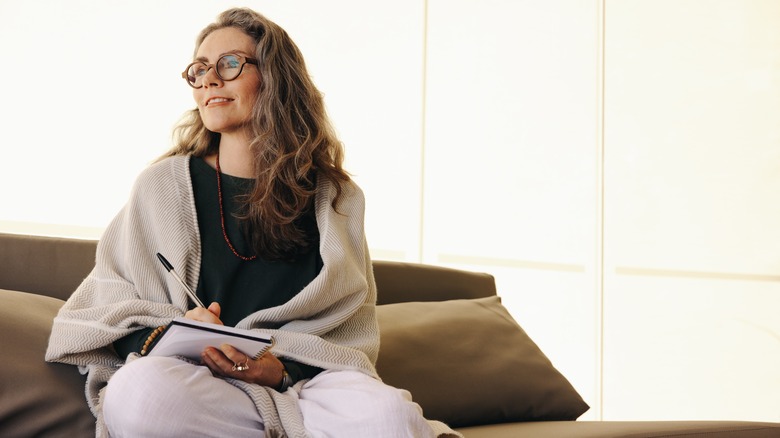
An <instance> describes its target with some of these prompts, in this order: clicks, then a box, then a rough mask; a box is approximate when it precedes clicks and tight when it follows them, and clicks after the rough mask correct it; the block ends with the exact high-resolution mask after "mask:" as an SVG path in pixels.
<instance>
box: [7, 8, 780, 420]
mask: <svg viewBox="0 0 780 438" xmlns="http://www.w3.org/2000/svg"><path fill="white" fill-rule="evenodd" d="M245 4H246V5H248V6H250V7H253V8H255V9H257V10H259V11H261V12H263V13H265V14H267V15H268V16H269V17H271V18H272V19H274V20H275V21H277V22H278V23H279V24H281V25H282V26H283V27H285V29H287V30H288V32H289V33H290V34H291V35H292V37H293V38H294V39H295V40H296V42H297V43H298V44H299V46H300V47H301V49H302V51H303V53H304V55H305V56H306V58H307V61H308V64H309V67H310V69H311V73H312V75H313V77H314V79H315V81H316V82H317V84H318V86H319V87H320V88H321V90H322V91H323V92H324V93H325V96H326V101H327V104H328V107H329V111H330V113H331V115H332V117H333V120H334V122H335V125H336V128H337V129H338V131H339V133H340V135H341V137H342V139H343V141H344V142H345V145H346V148H347V157H348V160H347V165H348V168H349V170H350V171H351V172H352V173H353V174H354V176H355V179H356V180H357V181H358V182H359V183H360V184H361V186H362V187H363V188H364V190H365V192H366V195H367V200H368V206H367V223H366V228H367V233H368V237H369V243H370V245H371V249H372V253H373V255H374V257H375V258H379V259H395V260H408V261H422V262H426V263H434V264H442V265H448V266H454V267H461V268H466V269H473V270H480V271H488V272H490V273H492V274H494V275H495V276H496V279H497V283H498V286H499V293H500V294H501V295H502V297H503V300H504V303H505V304H506V306H507V307H508V308H509V310H510V312H511V313H512V314H513V315H514V316H515V318H516V319H517V320H518V321H519V322H520V323H521V324H522V325H523V327H524V328H525V329H526V330H527V331H528V333H529V334H530V335H531V336H532V337H533V339H534V340H536V341H537V342H538V343H539V345H540V346H541V348H542V349H543V351H545V353H547V354H548V356H549V357H550V358H551V359H552V361H553V363H554V364H555V365H556V366H557V367H558V368H559V369H560V370H561V371H562V372H563V373H564V375H566V376H567V377H568V378H569V379H570V380H571V381H572V383H573V384H574V385H575V387H576V388H577V389H578V390H579V391H580V393H581V394H582V395H583V396H584V398H585V399H586V401H587V402H588V403H589V404H590V405H591V407H592V408H591V410H590V411H589V412H588V413H587V414H586V415H585V416H584V417H583V418H584V419H599V418H604V419H610V420H616V419H620V420H622V419H677V418H684V419H748V420H771V421H780V400H778V398H777V396H776V395H777V394H778V393H780V373H778V372H777V371H776V370H778V369H780V319H779V318H777V317H776V316H775V314H777V313H778V311H780V245H779V244H778V243H780V231H778V230H780V228H778V227H777V226H776V224H778V223H780V204H778V202H777V195H776V194H777V193H778V189H780V164H779V163H780V126H779V125H778V123H777V120H779V119H780V34H779V33H778V32H780V31H778V29H780V26H778V24H780V23H778V21H780V10H779V9H778V8H780V2H776V1H774V0H764V1H762V0H732V1H725V0H723V1H720V0H718V1H716V0H675V1H671V0H669V1H656V0H548V1H541V0H524V1H519V0H518V1H509V0H504V1H501V0H479V1H477V0H447V1H445V0H427V1H424V0H401V1H394V2H364V1H359V0H339V1H329V2H318V1H314V0H306V1H304V0H296V1H288V2H272V1H259V0H256V1H249V2H246V3H245ZM232 5H233V4H232V3H231V2H224V1H213V0H212V1H205V0H202V1H188V2H184V1H181V0H176V1H167V2H154V1H151V0H141V1H136V2H132V3H127V2H118V1H104V2H98V1H95V0H78V1H69V2H58V1H53V0H50V1H39V2H19V1H9V0H0V56H2V59H4V60H5V62H3V68H0V83H2V84H3V85H5V87H4V90H3V101H4V105H2V106H0V132H2V133H3V136H2V138H1V139H0V150H2V159H0V162H2V164H3V171H2V172H0V187H2V189H0V232H2V231H22V232H35V233H42V234H66V235H80V236H87V237H97V236H99V233H100V230H101V229H102V228H103V227H104V226H105V225H106V223H107V222H108V221H109V220H110V219H111V217H113V215H114V214H115V213H116V211H117V210H118V209H119V208H121V205H122V204H123V203H124V201H125V199H126V196H127V193H128V191H129V188H130V185H131V184H132V181H133V178H134V177H135V175H136V174H137V173H138V172H139V171H140V170H141V169H142V168H143V167H144V166H145V165H146V164H147V163H148V162H149V161H150V160H152V159H153V158H155V157H156V156H158V155H159V154H161V153H162V152H163V151H165V150H166V149H167V147H168V146H169V143H170V130H171V127H172V126H173V124H174V123H175V122H176V120H177V119H178V117H179V116H180V115H181V114H182V113H183V112H184V111H185V110H187V109H189V108H190V107H192V106H193V104H192V102H191V96H190V89H189V87H187V86H186V84H184V82H183V81H182V80H181V78H180V77H179V72H180V71H181V70H182V69H183V68H184V66H185V65H186V64H187V63H188V62H189V61H190V57H191V53H192V49H193V48H192V43H193V40H194V37H195V35H196V34H197V32H198V31H199V30H200V28H202V27H203V26H204V25H205V24H206V23H208V22H210V21H211V20H212V19H213V18H214V17H215V16H216V14H217V13H218V12H220V11H221V10H223V9H225V8H227V7H229V6H232ZM128 61H131V64H130V66H129V67H127V65H128ZM19 66H23V68H20V67H19ZM122 71H127V72H129V73H128V74H127V75H120V72H122ZM125 77H127V78H128V79H127V80H122V78H125Z"/></svg>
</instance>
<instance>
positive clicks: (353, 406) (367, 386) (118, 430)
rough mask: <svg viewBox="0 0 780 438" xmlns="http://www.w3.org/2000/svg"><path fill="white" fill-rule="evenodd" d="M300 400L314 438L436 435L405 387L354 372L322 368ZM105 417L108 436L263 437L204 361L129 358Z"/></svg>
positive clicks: (238, 396)
mask: <svg viewBox="0 0 780 438" xmlns="http://www.w3.org/2000/svg"><path fill="white" fill-rule="evenodd" d="M289 391H290V395H292V396H294V397H297V398H298V403H299V406H300V410H301V414H302V416H303V421H304V426H305V428H306V430H307V431H308V432H309V434H310V435H311V436H312V437H338V438H342V437H345V438H346V437H355V438H358V437H360V438H364V437H392V438H398V437H426V438H429V437H433V435H434V434H433V431H432V429H431V427H430V426H429V425H428V423H427V422H426V421H425V419H424V418H423V416H422V411H421V409H420V407H419V406H418V405H417V404H416V403H414V402H412V401H411V397H410V395H409V393H408V392H407V391H404V390H400V389H397V388H393V387H391V386H388V385H385V384H384V383H382V382H380V381H377V380H375V379H372V378H371V377H368V376H366V375H365V374H362V373H359V372H356V371H326V372H323V373H320V374H319V375H318V376H316V377H315V378H313V379H312V380H311V381H309V382H308V383H306V384H305V385H304V386H303V388H302V389H301V391H300V393H295V391H293V390H292V389H290V390H289ZM103 418H104V420H105V423H106V427H107V428H108V431H109V434H110V435H111V437H115V438H120V437H144V438H152V437H166V438H169V437H185V436H186V437H235V438H240V437H254V438H262V437H264V436H265V433H264V432H263V430H264V428H263V419H262V418H261V417H260V415H259V414H258V412H257V409H256V408H255V405H254V403H253V402H252V400H251V399H250V398H249V397H248V396H247V395H246V394H245V393H244V392H243V391H242V390H240V389H238V388H236V387H235V386H233V385H231V384H230V383H228V382H226V381H224V380H222V379H220V378H217V377H213V376H212V374H211V371H210V370H209V369H208V368H206V367H205V366H198V365H192V364H190V363H187V362H184V361H181V360H178V359H175V358H168V357H144V358H141V359H137V360H135V361H132V362H130V363H129V364H127V365H125V366H123V367H122V368H120V369H119V371H117V373H116V374H114V376H113V377H112V378H111V380H109V382H108V387H107V389H106V393H105V395H104V400H103Z"/></svg>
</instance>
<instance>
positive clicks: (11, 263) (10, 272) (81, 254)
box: [0, 233, 496, 304]
mask: <svg viewBox="0 0 780 438" xmlns="http://www.w3.org/2000/svg"><path fill="white" fill-rule="evenodd" d="M96 248H97V241H96V240H82V239H71V238H61V237H46V236H28V235H19V234H8V233H0V289H8V290H17V291H23V292H31V293H36V294H39V295H46V296H50V297H54V298H59V299H62V300H65V299H67V298H68V297H69V296H70V294H71V293H72V292H73V291H74V290H75V289H76V287H78V285H79V284H80V283H81V281H82V280H84V278H86V276H87V275H88V274H89V272H90V271H91V270H92V267H93V266H94V265H95V250H96ZM373 264H374V276H375V277H376V283H377V290H378V295H379V298H378V304H391V303H398V302H406V301H444V300H453V299H471V298H483V297H488V296H492V295H495V294H496V284H495V280H494V278H493V276H492V275H489V274H484V273H478V272H471V271H464V270H459V269H452V268H445V267H440V266H433V265H424V264H417V263H406V262H391V261H383V260H375V261H374V262H373Z"/></svg>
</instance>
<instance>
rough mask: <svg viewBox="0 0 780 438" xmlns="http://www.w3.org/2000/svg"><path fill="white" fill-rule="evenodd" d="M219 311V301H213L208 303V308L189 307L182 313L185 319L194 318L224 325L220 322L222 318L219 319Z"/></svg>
mask: <svg viewBox="0 0 780 438" xmlns="http://www.w3.org/2000/svg"><path fill="white" fill-rule="evenodd" d="M221 312H222V308H221V307H220V306H219V303H217V302H214V303H211V304H209V307H208V309H205V308H203V307H196V308H194V309H190V310H188V311H187V313H185V314H184V317H185V318H187V319H194V320H195V321H201V322H210V323H212V324H219V325H224V324H222V320H220V319H219V314H220V313H221Z"/></svg>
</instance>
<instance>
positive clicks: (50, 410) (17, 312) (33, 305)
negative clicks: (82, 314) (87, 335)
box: [0, 289, 95, 437]
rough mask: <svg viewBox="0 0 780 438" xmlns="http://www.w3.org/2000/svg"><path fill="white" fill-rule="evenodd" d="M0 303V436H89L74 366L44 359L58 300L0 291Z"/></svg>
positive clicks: (90, 422)
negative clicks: (0, 356) (0, 358)
mask: <svg viewBox="0 0 780 438" xmlns="http://www.w3.org/2000/svg"><path fill="white" fill-rule="evenodd" d="M0 303H3V305H2V306H0V333H2V334H3V335H2V336H0V351H2V352H3V360H2V361H0V436H4V437H6V436H7V437H17V436H18V437H31V436H51V437H60V436H61V437H89V436H94V434H95V419H94V417H93V416H92V413H91V412H90V411H89V408H88V406H87V402H86V398H85V396H84V377H83V376H81V375H80V374H79V372H78V370H77V368H76V367H74V366H71V365H64V364H52V363H46V362H45V361H44V355H45V353H46V345H47V343H48V340H49V333H50V332H51V325H52V320H53V319H54V316H55V315H56V314H57V310H58V309H59V308H60V306H62V304H63V301H61V300H58V299H56V298H50V297H45V296H41V295H34V294H29V293H24V292H14V291H8V290H2V289H0Z"/></svg>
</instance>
